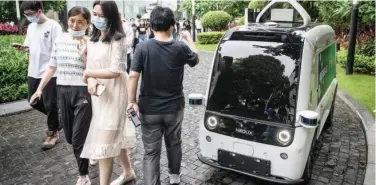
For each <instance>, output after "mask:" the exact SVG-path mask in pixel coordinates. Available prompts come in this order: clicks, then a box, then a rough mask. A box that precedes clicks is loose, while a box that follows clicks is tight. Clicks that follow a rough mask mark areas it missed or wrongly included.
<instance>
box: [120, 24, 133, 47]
mask: <svg viewBox="0 0 376 185" xmlns="http://www.w3.org/2000/svg"><path fill="white" fill-rule="evenodd" d="M123 29H124V32H125V45H126V46H127V54H128V53H131V52H132V50H133V40H134V32H133V28H132V27H131V26H130V25H129V24H128V23H123Z"/></svg>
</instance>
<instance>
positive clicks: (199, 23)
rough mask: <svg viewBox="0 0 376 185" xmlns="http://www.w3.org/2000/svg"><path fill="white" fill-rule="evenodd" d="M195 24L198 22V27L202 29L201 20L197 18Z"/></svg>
mask: <svg viewBox="0 0 376 185" xmlns="http://www.w3.org/2000/svg"><path fill="white" fill-rule="evenodd" d="M195 24H196V29H201V28H202V26H201V21H200V20H196V22H195Z"/></svg>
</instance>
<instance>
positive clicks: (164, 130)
mask: <svg viewBox="0 0 376 185" xmlns="http://www.w3.org/2000/svg"><path fill="white" fill-rule="evenodd" d="M183 117H184V111H183V110H182V111H178V112H176V113H173V114H160V115H145V114H141V115H140V121H141V123H142V124H141V132H142V141H143V143H144V149H145V152H144V162H143V172H144V184H145V185H160V184H161V182H160V158H161V150H162V137H164V140H165V145H166V151H167V159H168V168H169V173H170V174H179V173H180V167H181V160H182V148H181V142H182V141H181V124H182V122H183Z"/></svg>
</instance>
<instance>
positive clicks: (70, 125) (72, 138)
mask: <svg viewBox="0 0 376 185" xmlns="http://www.w3.org/2000/svg"><path fill="white" fill-rule="evenodd" d="M57 91H58V95H59V101H60V102H59V105H60V112H61V119H62V122H63V128H64V134H65V138H66V140H67V142H68V143H69V144H71V145H72V147H73V153H74V156H75V157H76V161H77V165H78V171H79V173H80V175H81V176H84V175H87V174H88V173H89V170H88V168H89V160H88V159H85V158H81V157H80V156H81V152H82V149H83V148H84V144H85V140H86V136H87V134H88V132H89V128H90V122H91V117H92V109H91V96H90V94H89V92H88V90H87V87H85V86H58V88H57Z"/></svg>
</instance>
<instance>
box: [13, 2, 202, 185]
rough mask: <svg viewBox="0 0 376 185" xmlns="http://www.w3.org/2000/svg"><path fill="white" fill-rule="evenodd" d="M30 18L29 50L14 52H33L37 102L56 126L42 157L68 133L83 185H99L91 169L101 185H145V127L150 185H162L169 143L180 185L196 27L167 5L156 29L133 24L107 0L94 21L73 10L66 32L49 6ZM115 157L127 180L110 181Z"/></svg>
mask: <svg viewBox="0 0 376 185" xmlns="http://www.w3.org/2000/svg"><path fill="white" fill-rule="evenodd" d="M21 10H22V11H23V13H24V15H25V16H26V18H27V19H28V20H29V21H30V22H31V24H30V25H29V26H28V29H27V34H26V37H25V40H24V43H23V44H13V46H14V47H15V48H16V49H17V50H19V51H20V52H27V53H28V56H29V63H28V82H27V83H28V94H29V102H30V105H31V106H32V107H33V108H34V109H36V110H38V111H40V112H42V113H44V114H45V115H46V117H47V128H48V131H47V136H46V138H45V139H44V141H43V143H42V146H41V147H42V149H44V150H47V149H51V148H53V147H54V146H55V145H56V144H57V143H58V142H59V139H60V138H59V131H60V130H61V129H63V132H64V134H65V138H66V141H67V142H68V143H69V144H70V145H71V146H72V148H73V155H74V156H75V159H76V162H77V166H78V172H79V177H78V180H77V185H90V184H91V181H90V178H89V176H88V174H89V170H88V169H89V165H96V164H97V163H98V165H99V178H100V185H121V184H125V183H127V182H130V181H133V180H135V179H136V174H135V172H134V170H133V168H132V163H131V159H130V152H131V151H132V149H134V147H135V144H136V131H135V129H136V127H137V126H138V124H137V123H138V122H139V123H141V134H142V141H143V144H144V154H143V155H144V158H143V183H144V184H145V185H159V184H160V155H161V147H162V137H163V138H164V140H165V145H166V150H167V157H168V167H169V173H170V183H171V184H179V183H180V172H181V170H180V169H181V160H182V147H181V143H182V140H181V128H182V122H183V116H184V107H185V101H184V94H183V85H182V84H183V83H182V82H183V76H184V66H185V65H186V64H187V65H189V66H190V67H194V66H195V65H197V64H198V62H199V56H198V52H197V49H196V47H195V45H194V42H193V39H192V37H191V34H190V31H191V28H190V22H189V21H185V20H183V21H179V20H178V19H175V17H174V14H173V11H172V10H171V9H169V8H164V7H160V6H157V7H155V8H154V9H153V10H152V12H151V14H150V19H149V20H148V21H145V20H140V19H139V18H138V19H129V20H126V19H123V18H122V17H121V15H120V13H119V10H118V7H117V5H116V3H115V2H114V1H108V0H106V1H95V2H94V3H93V11H92V12H90V11H89V10H88V8H86V7H81V6H76V7H73V8H72V9H70V10H69V12H68V17H67V19H68V21H67V22H68V29H67V32H63V31H62V28H61V26H60V25H59V24H58V23H57V22H56V21H54V20H52V19H49V18H47V17H46V15H44V14H43V3H42V1H23V3H22V4H21ZM196 25H197V23H196ZM199 28H200V27H199ZM200 29H201V28H200ZM183 41H184V42H183ZM140 77H141V79H140ZM139 81H141V87H140V92H139V94H138V98H137V97H136V96H137V86H138V83H139ZM115 157H117V158H118V160H119V163H120V166H121V168H122V174H121V175H120V176H119V177H118V178H117V179H116V180H114V181H112V182H110V179H111V174H112V169H113V164H114V158H115Z"/></svg>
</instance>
